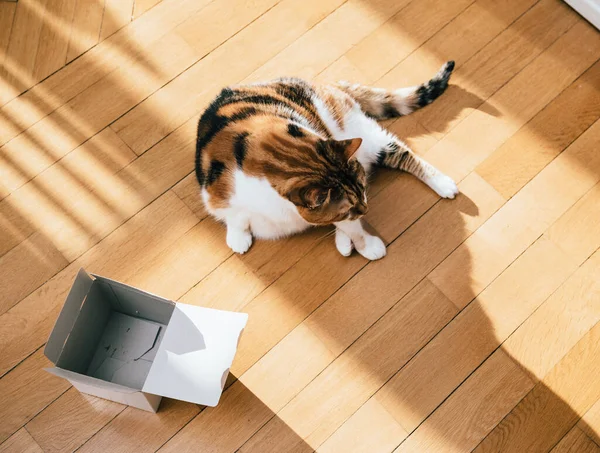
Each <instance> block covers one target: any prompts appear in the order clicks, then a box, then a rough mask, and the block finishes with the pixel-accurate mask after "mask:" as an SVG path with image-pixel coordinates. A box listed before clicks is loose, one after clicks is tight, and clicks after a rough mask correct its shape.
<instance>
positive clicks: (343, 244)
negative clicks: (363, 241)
mask: <svg viewBox="0 0 600 453" xmlns="http://www.w3.org/2000/svg"><path fill="white" fill-rule="evenodd" d="M335 248H337V249H338V252H340V253H341V254H342V256H350V255H351V254H352V249H353V248H354V246H353V245H352V240H351V239H350V237H349V236H348V235H347V234H346V233H344V232H343V231H342V230H340V229H339V228H338V229H336V230H335Z"/></svg>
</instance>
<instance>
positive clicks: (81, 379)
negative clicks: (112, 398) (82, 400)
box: [44, 368, 139, 393]
mask: <svg viewBox="0 0 600 453" xmlns="http://www.w3.org/2000/svg"><path fill="white" fill-rule="evenodd" d="M44 369H45V370H46V371H47V372H48V373H52V374H54V375H55V376H58V377H61V378H63V379H67V380H68V381H71V382H77V383H80V384H85V385H92V386H94V387H96V388H99V389H102V390H108V391H113V392H119V393H135V392H139V390H136V389H132V388H130V387H125V386H124V385H119V384H114V383H112V382H107V381H103V380H102V379H96V378H95V377H91V376H86V375H85V374H79V373H75V372H73V371H69V370H63V369H62V368H44Z"/></svg>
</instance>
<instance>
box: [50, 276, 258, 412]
mask: <svg viewBox="0 0 600 453" xmlns="http://www.w3.org/2000/svg"><path fill="white" fill-rule="evenodd" d="M247 320H248V315H247V314H245V313H233V312H226V311H221V310H213V309H209V308H202V307H197V306H194V305H187V304H181V303H175V302H172V301H169V300H166V299H163V298H161V297H158V296H155V295H153V294H149V293H146V292H144V291H140V290H139V289H136V288H133V287H131V286H127V285H124V284H122V283H119V282H115V281H113V280H110V279H108V278H104V277H100V276H97V275H93V274H92V275H88V274H87V273H86V272H85V270H83V269H81V270H80V271H79V273H78V274H77V277H76V278H75V282H74V283H73V287H72V288H71V291H70V292H69V295H68V296H67V299H66V301H65V305H64V307H63V309H62V311H61V313H60V315H59V317H58V319H57V321H56V324H55V326H54V329H53V330H52V333H51V334H50V338H49V339H48V343H47V344H46V348H45V349H44V354H45V355H46V357H48V358H49V359H50V360H51V361H52V363H54V364H55V367H54V368H47V369H46V370H47V371H48V372H50V373H52V374H55V375H56V376H59V377H62V378H64V379H67V380H68V381H69V382H71V384H73V386H74V387H75V388H77V389H78V390H79V391H80V392H83V393H88V394H90V395H94V396H98V397H100V398H105V399H108V400H112V401H117V402H119V403H123V404H128V405H130V406H135V407H138V408H140V409H144V410H147V411H152V412H156V410H157V409H158V406H159V404H160V400H161V398H162V397H163V396H167V397H169V398H175V399H179V400H183V401H189V402H192V403H197V404H202V405H205V406H216V405H217V403H218V402H219V398H220V397H221V393H222V392H223V386H224V385H225V380H226V379H227V375H228V374H229V368H230V367H231V363H232V362H233V358H234V355H235V351H236V349H237V345H238V342H239V338H240V335H241V333H242V330H243V329H244V326H245V325H246V322H247Z"/></svg>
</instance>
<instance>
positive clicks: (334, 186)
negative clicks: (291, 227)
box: [288, 139, 367, 225]
mask: <svg viewBox="0 0 600 453" xmlns="http://www.w3.org/2000/svg"><path fill="white" fill-rule="evenodd" d="M360 144H361V139H353V140H343V141H335V140H328V141H324V142H321V143H320V144H319V146H321V147H322V148H321V150H320V154H321V155H322V156H324V157H325V159H324V160H323V162H322V163H321V165H320V166H319V168H317V169H316V171H315V172H314V175H311V176H310V177H308V178H304V179H303V180H302V181H301V182H299V183H298V184H297V185H296V187H294V188H293V189H292V190H291V191H290V193H289V196H288V198H289V199H290V201H291V202H292V203H294V204H295V205H296V208H297V209H298V212H299V214H300V215H301V216H302V217H303V218H304V220H306V221H307V222H309V223H312V224H314V225H329V224H332V223H334V222H340V221H342V220H356V219H359V218H361V217H362V216H364V215H365V214H366V212H367V193H366V186H367V177H366V174H365V170H364V168H363V166H362V165H361V164H360V163H359V162H358V161H357V160H356V158H355V153H356V151H357V149H358V148H359V146H360Z"/></svg>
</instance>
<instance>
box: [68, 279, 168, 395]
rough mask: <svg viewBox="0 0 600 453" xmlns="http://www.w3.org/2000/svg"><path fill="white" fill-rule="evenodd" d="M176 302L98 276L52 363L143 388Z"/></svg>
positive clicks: (77, 371) (102, 378)
mask: <svg viewBox="0 0 600 453" xmlns="http://www.w3.org/2000/svg"><path fill="white" fill-rule="evenodd" d="M174 308H175V305H174V304H172V303H169V302H167V301H165V300H162V299H160V298H157V297H153V296H151V295H149V294H147V293H142V292H141V291H137V290H136V289H134V288H131V287H128V286H125V285H121V284H118V283H117V282H113V281H110V280H106V279H103V278H102V277H97V278H96V279H95V280H94V282H93V283H92V285H91V287H90V290H89V292H88V293H87V296H86V298H85V300H84V301H83V304H82V305H81V309H80V311H79V315H78V316H77V319H76V321H75V323H74V325H73V328H72V329H71V332H70V334H69V336H68V338H67V340H66V342H65V344H64V347H63V349H62V352H61V353H60V356H59V358H58V361H57V362H56V366H57V367H59V368H62V369H63V370H69V371H73V372H76V373H80V374H84V375H87V376H91V377H95V378H98V379H101V380H103V381H107V382H112V383H115V384H119V385H122V386H125V387H128V388H131V389H136V390H141V389H142V387H143V385H144V381H145V380H146V376H147V375H148V372H149V371H150V366H151V365H152V362H153V360H154V357H155V355H156V351H157V350H158V347H159V345H160V342H161V341H162V338H163V336H164V333H165V330H166V326H167V324H168V323H169V320H170V318H171V316H172V314H173V310H174Z"/></svg>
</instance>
